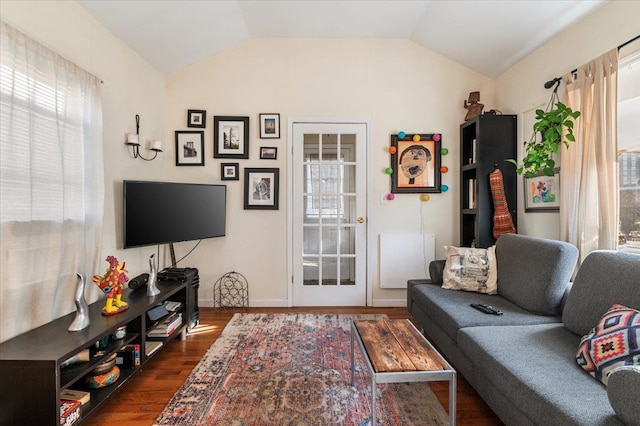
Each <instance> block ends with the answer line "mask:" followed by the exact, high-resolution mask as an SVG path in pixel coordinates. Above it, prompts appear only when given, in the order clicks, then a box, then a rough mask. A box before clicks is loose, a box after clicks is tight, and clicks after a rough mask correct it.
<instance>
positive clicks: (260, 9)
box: [78, 0, 607, 78]
mask: <svg viewBox="0 0 640 426" xmlns="http://www.w3.org/2000/svg"><path fill="white" fill-rule="evenodd" d="M606 1H607V0H494V1H489V0H475V1H472V0H466V1H465V0H457V1H456V0H454V1H451V0H449V1H447V0H431V1H429V0H395V1H394V0H372V1H370V0H288V1H281V0H252V1H249V0H237V1H221V0H183V1H180V0H78V3H79V4H80V5H81V6H83V7H84V8H85V9H86V10H87V11H88V12H89V13H90V14H91V15H93V16H94V17H95V18H96V19H97V20H98V21H100V22H101V23H102V24H103V25H104V26H105V27H107V28H108V29H109V30H110V31H111V32H113V33H114V34H115V35H116V36H117V37H119V38H120V39H121V40H122V41H123V42H125V43H126V44H127V45H129V46H130V47H132V48H133V49H134V50H136V51H137V52H138V53H139V54H140V55H141V56H142V57H144V58H145V59H146V60H147V61H148V62H149V63H151V64H152V65H153V66H154V67H156V68H157V69H158V70H159V71H161V72H163V73H164V74H171V73H174V72H176V71H179V70H180V69H182V68H184V67H187V66H189V65H191V64H194V63H197V62H200V61H202V60H204V59H206V58H208V57H211V56H213V55H215V54H217V53H219V52H221V51H223V50H225V49H228V48H230V47H233V46H235V45H238V44H240V43H242V42H243V41H245V40H248V39H251V38H261V37H295V38H376V39H407V40H412V41H414V42H415V43H417V44H419V45H421V46H423V47H425V48H427V49H429V50H432V51H435V52H437V53H440V54H441V55H443V56H445V57H448V58H449V59H452V60H454V61H456V62H458V63H460V64H463V65H465V66H467V67H469V68H471V69H473V70H475V71H477V72H479V73H481V74H484V75H486V76H488V77H491V78H496V77H498V76H499V75H500V74H502V73H503V72H504V71H505V70H507V69H508V68H509V67H511V66H512V65H514V64H515V63H516V62H518V61H519V60H520V59H522V58H523V57H525V56H526V55H527V54H529V53H530V52H532V51H533V50H535V49H536V48H537V47H539V46H540V45H542V44H543V43H545V42H546V41H547V40H549V39H550V38H552V37H553V36H554V35H556V34H558V33H559V32H561V31H562V30H563V29H565V28H566V27H567V26H569V25H571V24H573V23H575V22H576V21H578V20H580V19H582V18H583V17H584V16H586V15H587V14H589V13H591V12H592V11H594V10H595V9H596V8H598V7H600V6H602V5H603V4H604V3H605V2H606Z"/></svg>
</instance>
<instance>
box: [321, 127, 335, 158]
mask: <svg viewBox="0 0 640 426" xmlns="http://www.w3.org/2000/svg"><path fill="white" fill-rule="evenodd" d="M322 159H323V160H324V161H331V162H336V161H338V135H336V134H331V135H322Z"/></svg>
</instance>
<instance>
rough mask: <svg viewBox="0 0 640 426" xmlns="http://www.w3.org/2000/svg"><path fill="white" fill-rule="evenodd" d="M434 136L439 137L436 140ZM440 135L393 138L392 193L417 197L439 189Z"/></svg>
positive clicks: (406, 135)
mask: <svg viewBox="0 0 640 426" xmlns="http://www.w3.org/2000/svg"><path fill="white" fill-rule="evenodd" d="M434 135H437V137H435V139H437V140H434ZM440 136H441V135H440V134H430V133H429V134H405V135H404V137H402V138H401V137H399V136H398V135H391V146H392V147H393V148H395V150H394V149H392V150H391V151H392V152H393V153H392V154H391V169H392V170H393V173H391V192H392V193H396V194H416V193H424V192H442V191H441V189H440V181H441V172H440V158H441V157H440V146H441V144H442V140H441V137H440Z"/></svg>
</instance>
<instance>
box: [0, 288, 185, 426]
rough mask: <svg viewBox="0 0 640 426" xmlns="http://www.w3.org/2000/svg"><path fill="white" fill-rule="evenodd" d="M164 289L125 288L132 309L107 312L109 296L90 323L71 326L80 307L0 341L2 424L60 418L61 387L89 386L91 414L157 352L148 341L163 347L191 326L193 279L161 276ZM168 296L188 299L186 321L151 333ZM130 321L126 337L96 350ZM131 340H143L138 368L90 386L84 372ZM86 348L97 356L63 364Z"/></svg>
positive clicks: (86, 408) (92, 308) (93, 309)
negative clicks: (148, 350) (161, 333)
mask: <svg viewBox="0 0 640 426" xmlns="http://www.w3.org/2000/svg"><path fill="white" fill-rule="evenodd" d="M159 281H160V282H158V288H159V289H160V294H158V295H157V296H152V297H149V296H147V295H146V292H145V291H144V290H143V289H138V290H135V291H132V290H130V289H125V290H124V297H123V299H124V300H125V301H126V302H127V303H128V304H129V309H128V310H126V311H124V312H122V313H119V314H117V315H113V316H102V315H101V310H102V307H103V306H104V300H103V299H101V300H99V301H97V302H95V303H92V304H91V305H89V318H90V324H89V326H88V327H87V328H85V329H83V330H80V331H75V332H70V331H68V330H67V328H68V327H69V324H71V322H72V321H73V319H74V318H75V312H72V313H70V314H68V315H65V316H63V317H61V318H58V319H56V320H53V321H51V322H50V323H48V324H45V325H42V326H40V327H38V328H35V329H33V330H31V331H28V332H26V333H24V334H21V335H19V336H16V337H14V338H13V339H10V340H7V341H6V342H3V343H1V344H0V377H2V380H0V395H2V404H1V405H2V409H1V410H0V413H1V414H0V425H15V424H37V425H57V424H60V399H61V398H60V391H61V390H62V389H67V388H69V389H78V390H83V391H88V392H90V394H91V399H90V401H89V402H88V403H86V404H84V405H83V406H82V414H81V419H85V418H86V417H87V416H89V415H91V413H93V412H94V411H95V410H96V409H97V408H98V407H99V406H101V405H102V404H103V403H104V402H105V401H106V400H107V399H108V398H110V397H111V396H112V395H113V394H114V393H115V392H116V391H117V390H118V389H119V388H120V387H121V386H122V385H123V384H124V383H125V382H126V381H127V380H128V379H129V378H130V377H132V376H133V375H134V374H136V373H137V372H139V371H140V369H141V368H142V367H144V365H145V364H146V363H147V362H148V361H149V360H150V359H151V358H152V357H153V356H155V354H156V353H158V352H154V353H153V354H149V355H146V354H145V344H146V343H147V342H151V341H159V342H162V346H161V347H160V349H159V350H160V351H161V350H162V349H163V348H164V347H165V345H166V344H167V343H169V342H170V341H171V340H173V339H175V338H176V337H178V336H181V337H182V338H184V337H185V335H186V330H187V326H188V324H187V314H186V306H187V285H186V283H184V282H170V283H168V282H161V280H159ZM167 300H173V301H176V302H180V303H182V306H181V308H180V309H179V312H181V313H182V324H180V326H179V327H178V328H177V329H176V330H175V331H174V332H173V333H171V335H170V336H169V337H164V338H160V337H150V336H149V335H148V333H149V332H151V330H153V329H154V328H155V327H156V325H157V322H156V321H151V320H150V319H149V316H148V315H147V312H148V311H149V310H150V309H152V308H154V307H156V306H157V305H158V304H161V303H164V302H165V301H167ZM123 325H126V326H127V333H126V336H125V337H124V338H123V339H119V340H114V339H113V338H110V339H109V344H108V345H107V348H106V349H104V350H102V352H103V353H102V354H100V355H97V356H93V355H94V354H95V353H96V350H95V349H94V345H95V343H96V342H97V341H98V340H100V339H102V338H103V337H105V336H110V335H112V334H113V333H114V331H115V330H116V329H117V328H118V327H120V326H123ZM127 344H133V345H139V348H140V365H134V366H133V368H124V366H120V377H119V378H118V380H117V381H116V382H115V383H114V384H112V385H110V386H107V387H104V388H101V389H89V388H87V387H86V386H85V385H84V380H83V378H84V377H85V376H86V375H87V374H88V373H89V372H91V371H92V370H93V369H94V368H95V367H96V366H97V365H98V364H100V363H101V362H102V361H104V360H105V359H106V358H107V357H108V356H110V355H112V354H113V353H115V352H117V351H118V350H119V349H120V348H121V347H122V346H124V345H127ZM84 349H90V352H91V355H92V357H91V360H90V361H88V362H81V363H78V364H73V365H70V366H68V367H64V368H63V367H61V364H62V363H63V362H64V361H66V360H68V359H69V358H71V357H72V356H74V355H76V354H78V353H79V352H81V351H83V350H84Z"/></svg>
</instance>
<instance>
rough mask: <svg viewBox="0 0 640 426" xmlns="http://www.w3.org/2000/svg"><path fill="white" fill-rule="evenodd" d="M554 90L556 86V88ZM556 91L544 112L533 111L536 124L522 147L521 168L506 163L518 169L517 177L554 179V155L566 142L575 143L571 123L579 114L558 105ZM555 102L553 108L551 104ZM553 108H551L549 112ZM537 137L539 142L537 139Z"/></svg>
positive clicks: (519, 165)
mask: <svg viewBox="0 0 640 426" xmlns="http://www.w3.org/2000/svg"><path fill="white" fill-rule="evenodd" d="M556 90H557V86H556ZM556 90H554V91H553V94H552V95H551V99H550V100H549V105H547V110H546V111H544V110H541V109H538V110H536V122H535V123H534V124H533V134H532V135H531V138H530V139H529V140H528V141H526V142H525V143H524V153H525V154H524V158H523V159H522V164H518V163H517V162H516V160H513V159H509V160H507V161H509V162H510V163H513V164H514V165H515V166H516V167H517V169H516V173H518V174H519V175H522V174H524V176H525V177H528V178H530V177H532V176H533V175H535V174H538V173H540V172H542V173H543V174H544V175H545V176H553V169H554V167H556V162H555V160H554V159H553V155H554V154H556V153H557V152H558V150H559V149H560V146H561V145H562V144H564V145H565V146H566V147H567V148H569V142H575V140H576V139H575V137H574V136H573V120H575V119H576V118H578V117H579V116H580V111H573V110H572V109H571V108H569V107H568V106H566V105H565V104H563V103H562V102H560V101H558V95H557V94H556ZM553 101H555V105H554V104H553ZM552 105H553V107H552V108H550V107H551V106H552ZM538 135H540V138H538V137H537V136H538Z"/></svg>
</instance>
